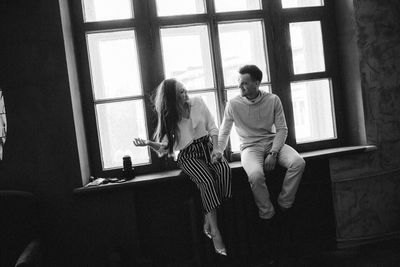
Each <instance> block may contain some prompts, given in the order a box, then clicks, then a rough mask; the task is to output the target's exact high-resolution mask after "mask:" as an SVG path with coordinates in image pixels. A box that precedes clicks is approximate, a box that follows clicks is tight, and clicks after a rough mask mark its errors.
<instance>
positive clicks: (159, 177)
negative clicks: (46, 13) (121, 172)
mask: <svg viewBox="0 0 400 267" xmlns="http://www.w3.org/2000/svg"><path fill="white" fill-rule="evenodd" d="M376 149H377V147H376V146H374V145H364V146H348V147H337V148H329V149H321V150H315V151H309V152H302V153H300V155H301V156H302V157H303V158H304V159H305V160H307V159H315V158H331V157H338V156H343V155H348V154H354V153H361V152H369V151H375V150H376ZM229 165H230V167H231V168H232V169H233V170H234V169H238V168H242V164H241V162H240V161H235V162H230V163H229ZM183 177H184V176H183V175H182V174H181V170H171V171H164V172H158V173H151V174H145V175H138V176H137V177H135V178H134V179H132V180H130V181H125V182H120V183H108V184H104V185H96V186H89V187H78V188H75V189H74V191H73V193H74V194H82V193H88V192H100V191H103V190H110V189H117V188H126V187H130V186H138V185H144V184H151V183H156V182H157V183H159V182H167V181H173V180H180V179H182V178H183Z"/></svg>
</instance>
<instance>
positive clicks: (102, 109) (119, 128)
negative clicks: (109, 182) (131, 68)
mask: <svg viewBox="0 0 400 267" xmlns="http://www.w3.org/2000/svg"><path fill="white" fill-rule="evenodd" d="M96 111H97V123H98V128H99V135H100V136H99V137H100V147H101V157H102V162H103V168H105V169H108V168H115V167H121V166H122V157H123V156H124V155H130V156H131V158H132V163H133V164H143V163H148V162H150V156H149V150H148V149H147V148H143V147H136V146H135V145H133V143H132V141H133V138H134V137H141V138H144V139H148V136H147V130H146V121H145V114H144V103H143V100H133V101H126V102H118V103H106V104H98V105H96Z"/></svg>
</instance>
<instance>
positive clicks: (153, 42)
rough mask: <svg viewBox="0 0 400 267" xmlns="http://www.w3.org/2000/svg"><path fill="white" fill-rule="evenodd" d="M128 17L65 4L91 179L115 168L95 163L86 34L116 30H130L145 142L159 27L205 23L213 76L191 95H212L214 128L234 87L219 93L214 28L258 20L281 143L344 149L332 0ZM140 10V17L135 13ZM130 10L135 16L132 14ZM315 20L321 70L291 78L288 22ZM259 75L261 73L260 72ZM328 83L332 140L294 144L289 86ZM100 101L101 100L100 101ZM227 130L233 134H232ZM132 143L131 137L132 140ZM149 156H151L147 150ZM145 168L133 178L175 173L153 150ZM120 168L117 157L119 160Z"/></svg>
mask: <svg viewBox="0 0 400 267" xmlns="http://www.w3.org/2000/svg"><path fill="white" fill-rule="evenodd" d="M131 1H132V7H133V14H134V18H131V19H123V20H117V21H112V20H110V21H99V22H84V18H83V8H82V1H70V7H71V10H72V25H73V28H74V39H75V44H76V48H77V54H78V71H79V74H80V75H79V79H80V85H81V94H82V98H83V101H82V104H83V110H84V119H85V126H86V134H87V139H88V146H89V153H90V156H89V160H90V169H91V175H93V176H96V177H115V176H119V175H120V174H121V168H122V167H121V168H115V169H109V170H103V169H102V162H101V151H100V150H101V149H100V143H99V133H98V126H97V124H96V120H97V118H96V114H95V113H96V111H95V104H94V97H93V92H92V82H91V75H90V62H89V61H90V60H89V57H88V51H87V43H86V33H88V32H103V31H113V30H122V29H125V30H126V29H134V30H135V35H136V40H137V43H136V45H137V49H138V51H137V54H138V57H139V68H140V75H141V80H142V88H143V97H142V99H143V100H144V105H145V111H144V112H145V114H146V115H147V117H146V118H145V120H146V122H147V125H146V127H147V132H148V134H149V138H151V137H152V134H153V132H154V129H155V127H156V120H157V117H156V114H155V112H154V110H153V108H152V104H151V96H152V94H153V93H154V91H155V89H156V87H157V86H158V84H159V83H160V82H161V81H162V80H163V79H164V68H163V57H162V54H161V53H162V47H161V46H162V44H161V40H160V38H161V37H160V29H161V28H162V27H174V26H180V25H181V26H183V25H185V26H186V25H196V24H206V25H207V27H208V31H209V41H210V48H211V51H210V53H211V62H212V69H213V76H214V88H206V89H204V90H196V92H201V91H204V92H210V91H212V92H214V93H215V95H216V104H217V113H218V118H216V122H217V124H220V123H221V121H222V117H223V113H224V108H225V105H226V99H227V90H229V89H234V88H237V87H232V86H229V87H227V88H225V85H224V79H223V69H222V62H221V52H220V43H219V35H218V23H229V22H236V21H252V20H261V21H262V27H263V35H264V38H265V40H264V44H263V45H264V49H265V56H266V64H267V69H268V71H269V74H268V75H269V78H270V80H269V81H268V82H267V83H263V84H268V85H269V86H270V87H271V91H272V93H274V94H277V95H278V96H279V97H280V99H281V101H282V103H283V108H284V112H285V116H286V121H287V125H288V128H289V131H288V137H287V140H286V143H287V144H289V145H291V146H292V147H293V148H295V149H296V150H298V151H299V152H305V151H310V150H316V149H323V148H332V147H338V146H342V145H344V144H345V135H344V130H345V129H344V127H343V126H342V125H345V122H344V118H345V116H344V112H343V107H344V104H342V101H343V100H344V98H343V96H342V92H341V90H340V80H339V68H338V60H337V58H338V50H337V49H338V42H337V39H336V28H335V20H334V18H335V16H334V7H333V3H332V0H325V1H324V6H320V7H301V8H289V9H283V8H282V6H281V1H280V0H274V1H270V0H261V1H260V2H261V9H260V10H248V11H239V12H238V11H235V12H224V13H216V12H215V9H214V4H213V0H205V12H206V13H204V14H194V15H180V16H163V17H158V16H157V9H156V1H155V0H146V1H142V0H131ZM137 10H140V12H137ZM135 11H136V12H135ZM311 20H320V21H321V30H322V36H323V40H322V41H323V48H324V59H325V71H324V72H317V73H306V74H298V75H295V74H294V73H293V64H292V56H291V49H290V35H289V23H291V22H301V21H311ZM264 75H265V73H264ZM318 78H329V79H330V80H331V84H332V95H333V108H334V116H335V119H336V123H335V126H336V139H331V140H322V141H316V142H309V143H302V144H296V141H295V127H294V115H293V107H292V102H291V94H290V83H291V82H295V81H303V80H309V79H318ZM103 102H104V101H103ZM232 131H233V129H232ZM132 139H133V137H132ZM149 151H151V150H150V149H149ZM149 153H150V157H151V163H150V164H148V165H140V166H135V171H136V173H137V174H144V173H151V172H154V170H155V169H156V170H157V171H164V170H170V169H175V168H176V164H175V163H174V161H173V159H171V158H168V157H162V158H160V157H158V156H157V155H156V153H154V152H153V151H151V152H149ZM225 155H226V156H227V158H228V159H229V160H230V161H235V160H239V159H240V154H239V153H231V152H230V142H229V143H228V147H227V149H226V151H225ZM121 165H122V158H121Z"/></svg>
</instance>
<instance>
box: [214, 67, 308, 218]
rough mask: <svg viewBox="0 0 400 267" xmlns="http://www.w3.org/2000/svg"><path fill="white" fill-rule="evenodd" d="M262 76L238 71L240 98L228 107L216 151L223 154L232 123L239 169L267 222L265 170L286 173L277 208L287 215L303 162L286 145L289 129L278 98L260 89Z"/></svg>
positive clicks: (254, 69)
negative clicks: (278, 169)
mask: <svg viewBox="0 0 400 267" xmlns="http://www.w3.org/2000/svg"><path fill="white" fill-rule="evenodd" d="M262 75H263V73H262V71H261V70H260V69H259V68H258V67H257V66H255V65H245V66H243V67H242V68H240V70H239V88H240V95H238V96H236V97H235V98H233V99H231V100H230V101H229V102H228V103H227V106H226V108H225V113H224V119H223V121H222V125H221V127H220V131H219V138H218V139H219V148H220V149H221V151H223V150H224V149H225V147H226V144H227V140H228V137H229V134H230V131H231V128H232V124H233V123H235V128H236V131H237V133H238V135H239V138H240V142H241V145H240V149H241V161H242V166H243V168H244V170H245V171H246V173H247V176H248V180H249V183H250V186H251V190H252V192H253V196H254V200H255V203H256V205H257V207H258V211H259V216H260V218H261V219H265V220H267V221H270V219H271V218H272V217H273V216H274V214H275V212H276V211H275V208H274V206H273V205H272V203H271V200H270V194H269V192H268V188H267V185H266V184H265V174H264V170H266V171H267V172H268V171H271V170H273V169H274V168H275V165H276V164H277V163H278V164H280V165H281V166H283V167H285V168H286V169H287V171H286V175H285V178H284V181H283V185H282V190H281V192H280V194H279V197H278V200H277V202H278V204H279V208H280V209H281V210H282V211H283V212H284V213H287V212H286V211H288V210H289V209H290V208H291V207H292V205H293V202H294V200H295V195H296V192H297V188H298V186H299V183H300V180H301V177H302V174H303V171H304V168H305V161H304V159H303V158H302V157H301V156H300V155H299V154H298V153H297V152H296V151H295V150H294V149H293V148H292V147H290V146H288V145H286V144H285V141H286V137H287V132H288V129H287V126H286V120H285V115H284V112H283V108H282V103H281V101H280V99H279V97H278V96H277V95H275V94H271V93H267V92H264V91H261V90H260V89H259V87H260V83H261V80H262ZM274 129H276V131H275V130H274Z"/></svg>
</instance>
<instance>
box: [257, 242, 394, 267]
mask: <svg viewBox="0 0 400 267" xmlns="http://www.w3.org/2000/svg"><path fill="white" fill-rule="evenodd" d="M265 266H266V265H265ZM278 266H285V267H286V266H301V267H302V266H305V267H313V266H318V267H319V266H321V267H358V266H362V267H391V266H396V267H397V266H400V240H391V241H383V242H378V243H374V244H369V245H363V246H359V247H355V248H347V249H340V250H335V251H326V252H321V253H317V254H315V255H311V254H310V255H302V256H299V255H298V256H297V257H283V258H282V260H281V262H280V264H278Z"/></svg>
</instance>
